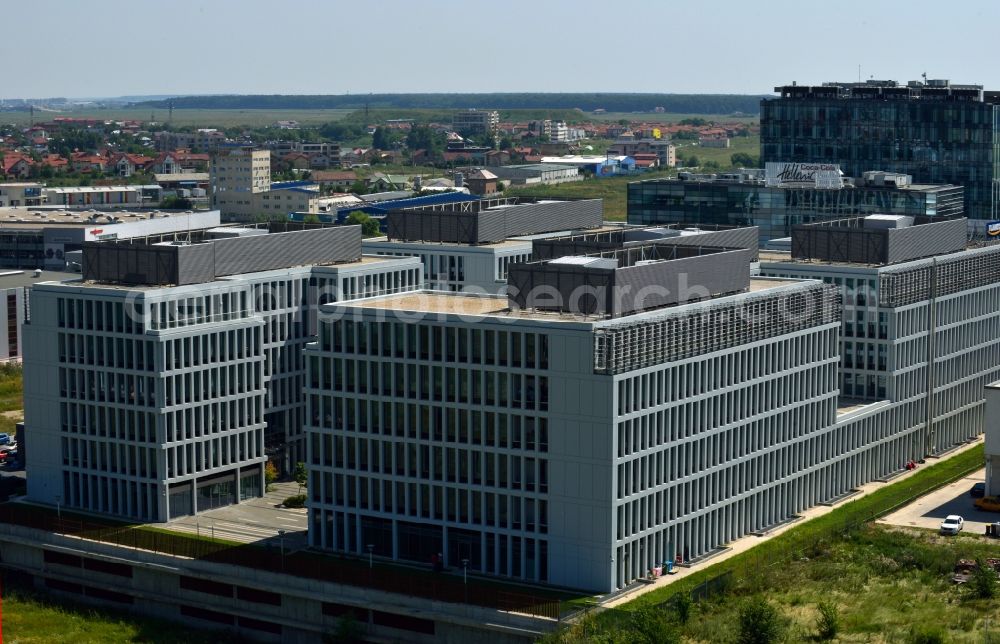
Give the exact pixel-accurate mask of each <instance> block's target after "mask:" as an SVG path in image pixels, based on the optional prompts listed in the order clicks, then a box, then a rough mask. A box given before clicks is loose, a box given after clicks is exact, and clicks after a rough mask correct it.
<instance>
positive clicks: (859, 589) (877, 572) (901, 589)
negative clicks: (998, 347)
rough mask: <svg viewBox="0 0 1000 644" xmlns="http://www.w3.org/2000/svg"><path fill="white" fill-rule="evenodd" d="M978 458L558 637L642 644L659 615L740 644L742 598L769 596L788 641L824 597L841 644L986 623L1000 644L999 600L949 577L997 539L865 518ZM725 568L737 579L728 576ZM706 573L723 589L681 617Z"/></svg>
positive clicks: (853, 505)
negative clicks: (643, 632) (680, 600)
mask: <svg viewBox="0 0 1000 644" xmlns="http://www.w3.org/2000/svg"><path fill="white" fill-rule="evenodd" d="M982 463H983V449H982V447H981V446H980V447H976V448H974V449H971V450H969V451H967V452H964V453H962V454H959V455H956V456H953V457H952V458H950V459H947V460H945V461H943V462H940V463H937V464H935V465H930V466H927V467H925V468H924V469H922V470H920V471H918V472H917V473H916V474H915V475H914V476H912V477H910V478H908V479H905V480H903V481H900V482H898V483H895V484H891V485H887V486H886V487H884V488H882V489H880V490H878V491H876V492H873V493H871V494H869V495H868V496H865V497H862V498H860V499H857V500H855V501H851V502H849V503H846V504H844V505H843V506H841V507H839V508H837V509H835V510H834V511H832V512H830V513H829V514H826V515H823V516H821V517H818V518H815V519H812V520H811V521H808V522H807V523H804V524H802V525H799V526H796V527H794V528H792V529H790V530H788V531H787V532H785V533H782V534H780V535H778V536H776V537H774V538H772V539H769V540H767V541H763V542H762V543H761V544H760V545H758V546H756V547H754V548H752V549H751V550H748V551H746V552H743V553H740V554H738V555H736V556H734V557H732V558H730V559H727V560H725V561H721V562H719V563H717V564H715V565H711V566H708V567H706V568H705V569H704V570H702V571H699V572H698V573H696V574H693V575H691V576H690V577H687V578H684V579H681V580H678V581H677V582H676V583H674V584H670V585H668V586H665V587H663V588H660V589H657V590H655V591H653V592H650V593H647V594H646V595H643V596H641V597H639V598H637V599H635V600H634V601H632V602H629V603H628V604H626V605H625V606H624V607H623V608H622V609H615V610H609V611H604V612H600V613H594V614H592V615H589V616H587V617H585V618H584V619H582V620H580V621H579V622H578V623H577V624H575V625H574V626H573V627H571V628H570V629H568V630H566V631H563V632H561V633H559V634H557V635H555V636H553V637H551V638H550V640H551V641H558V642H571V641H572V642H618V641H621V642H625V641H637V638H639V637H640V636H639V628H640V624H639V620H638V619H637V616H641V618H642V619H643V620H645V621H647V622H648V620H649V618H650V616H652V617H653V618H654V619H663V620H664V621H666V622H669V627H668V628H667V629H666V630H668V631H669V630H673V634H674V636H676V637H680V638H681V641H688V642H734V641H737V624H738V614H739V609H740V607H741V606H742V605H743V602H744V600H745V599H747V598H749V597H753V596H763V597H764V598H766V599H767V600H768V601H769V602H771V604H772V605H773V606H775V607H776V608H778V610H779V612H780V613H781V615H782V620H783V621H784V623H785V626H786V630H785V639H784V640H783V641H788V642H799V641H809V640H814V639H815V635H816V632H817V628H816V624H817V618H818V614H819V613H818V606H819V605H820V604H821V603H822V602H830V603H832V604H833V605H835V606H836V608H837V611H838V613H839V617H840V619H839V621H840V627H841V629H840V630H841V634H840V639H839V641H842V642H938V641H940V642H983V641H984V640H983V637H984V632H986V631H989V630H990V629H994V630H993V636H994V637H996V638H998V639H997V640H992V641H1000V605H998V603H997V601H996V600H983V599H976V598H974V597H972V595H971V593H970V591H969V589H968V588H967V587H959V586H955V585H953V584H952V583H951V581H950V576H951V574H950V573H951V571H952V569H953V567H954V565H955V563H956V562H957V560H958V559H960V558H962V559H975V558H977V557H998V556H1000V546H998V545H997V542H995V541H992V540H988V539H986V538H985V537H981V536H975V535H971V534H964V535H961V536H959V537H951V538H945V537H941V536H939V535H937V534H936V533H934V532H932V531H927V530H919V529H901V528H890V527H884V526H881V525H874V524H865V523H864V522H865V521H869V520H871V519H872V518H874V517H878V516H884V515H885V514H887V513H889V512H891V511H893V510H894V509H896V508H898V507H900V506H902V505H905V504H906V503H908V502H910V501H911V500H912V499H914V498H916V497H917V496H920V495H922V494H925V493H926V492H928V491H930V490H932V489H935V488H938V487H941V486H942V485H945V484H947V483H949V482H951V481H954V480H956V479H958V478H960V477H961V476H964V475H965V474H967V473H969V472H971V471H974V470H975V469H977V468H979V467H981V466H982ZM727 572H728V573H731V577H728V578H727V579H723V578H722V577H720V576H721V575H724V574H725V573H727ZM710 580H716V581H723V582H724V583H722V584H721V585H722V586H723V588H722V589H721V590H720V592H718V593H716V594H714V595H713V596H712V597H711V598H710V599H706V600H702V601H700V602H697V603H696V604H694V606H693V607H692V609H691V611H690V618H689V619H688V620H687V622H686V623H681V620H680V618H679V611H678V610H677V607H676V604H675V601H676V597H677V596H678V595H680V594H682V593H683V594H686V593H690V592H691V591H692V590H696V589H699V588H704V584H705V583H706V582H709V581H710ZM928 638H929V639H928ZM938 638H940V639H938ZM640 641H641V640H640ZM666 641H670V640H669V639H668V640H666ZM986 641H990V640H986Z"/></svg>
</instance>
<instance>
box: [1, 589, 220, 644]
mask: <svg viewBox="0 0 1000 644" xmlns="http://www.w3.org/2000/svg"><path fill="white" fill-rule="evenodd" d="M3 635H4V638H5V639H4V641H5V642H12V643H13V642H16V643H17V644H49V643H50V642H73V643H74V644H91V643H93V644H112V643H118V642H147V643H154V642H155V643H156V644H212V643H214V642H238V641H240V640H239V639H237V638H236V637H234V636H231V635H229V634H227V633H224V632H219V631H199V630H194V629H188V628H184V627H182V626H179V625H177V624H173V623H170V622H166V621H160V620H154V619H147V618H142V617H136V616H134V615H128V614H124V613H117V612H113V611H107V610H98V609H94V608H91V607H89V606H85V605H82V604H77V603H73V602H66V601H61V600H57V599H54V598H52V597H42V596H39V595H36V594H34V593H33V592H30V591H25V590H22V589H6V591H5V593H4V597H3Z"/></svg>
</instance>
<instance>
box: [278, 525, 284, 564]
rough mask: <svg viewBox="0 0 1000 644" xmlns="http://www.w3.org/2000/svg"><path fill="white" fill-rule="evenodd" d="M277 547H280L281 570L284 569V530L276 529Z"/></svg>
mask: <svg viewBox="0 0 1000 644" xmlns="http://www.w3.org/2000/svg"><path fill="white" fill-rule="evenodd" d="M278 547H279V548H280V549H281V571H282V572H284V570H285V531H284V530H278Z"/></svg>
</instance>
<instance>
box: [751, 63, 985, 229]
mask: <svg viewBox="0 0 1000 644" xmlns="http://www.w3.org/2000/svg"><path fill="white" fill-rule="evenodd" d="M775 92H777V93H779V94H780V96H779V97H776V98H772V99H764V100H763V101H761V106H760V107H761V114H760V116H761V157H762V158H761V160H762V161H763V162H768V161H791V162H809V163H838V164H840V167H841V169H842V170H843V171H844V173H845V174H846V175H848V176H858V175H859V173H861V172H863V171H865V170H871V169H876V168H877V169H879V170H887V171H890V172H899V173H904V174H909V175H912V176H913V180H914V181H915V182H917V183H935V184H943V183H951V184H958V185H961V186H963V187H964V188H965V214H966V216H967V217H969V218H971V219H985V220H991V219H997V218H998V212H997V207H998V201H1000V199H998V195H1000V192H998V186H1000V183H998V179H1000V138H998V131H1000V111H998V107H1000V106H998V103H1000V92H984V91H983V89H982V87H981V86H979V85H952V84H950V83H949V82H948V81H946V80H930V81H926V82H917V81H913V82H910V83H908V84H907V85H906V86H901V85H899V84H898V83H896V82H895V81H868V82H865V83H824V84H823V85H821V86H804V85H789V86H785V87H776V88H775Z"/></svg>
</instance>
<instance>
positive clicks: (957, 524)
mask: <svg viewBox="0 0 1000 644" xmlns="http://www.w3.org/2000/svg"><path fill="white" fill-rule="evenodd" d="M963 527H965V519H963V518H962V517H960V516H958V515H957V514H949V515H948V516H946V517H945V519H944V521H942V522H941V534H958V533H959V532H961V531H962V528H963Z"/></svg>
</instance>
